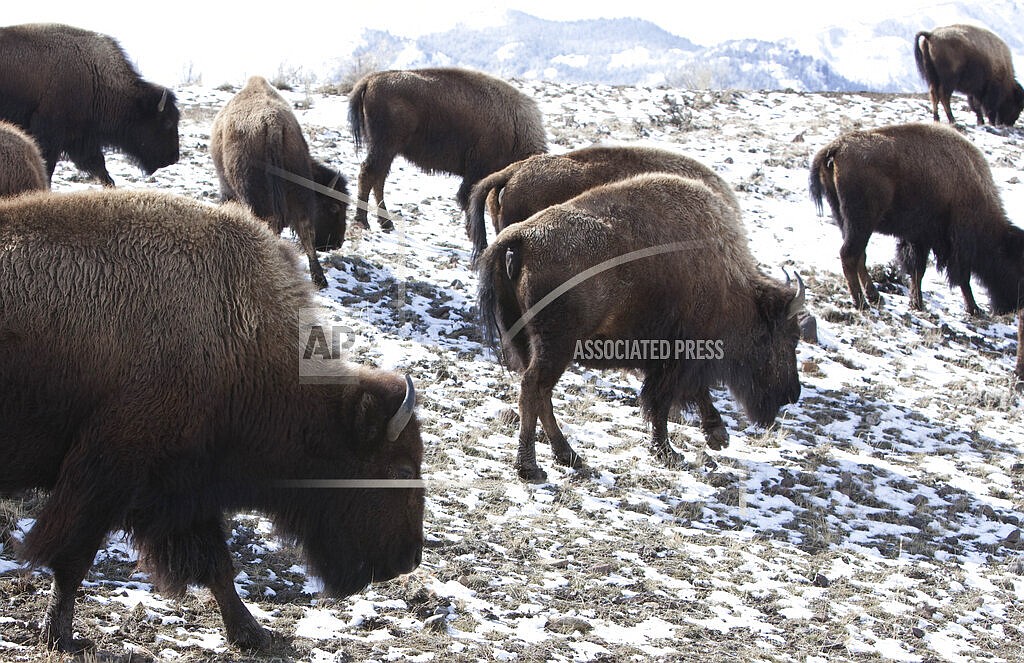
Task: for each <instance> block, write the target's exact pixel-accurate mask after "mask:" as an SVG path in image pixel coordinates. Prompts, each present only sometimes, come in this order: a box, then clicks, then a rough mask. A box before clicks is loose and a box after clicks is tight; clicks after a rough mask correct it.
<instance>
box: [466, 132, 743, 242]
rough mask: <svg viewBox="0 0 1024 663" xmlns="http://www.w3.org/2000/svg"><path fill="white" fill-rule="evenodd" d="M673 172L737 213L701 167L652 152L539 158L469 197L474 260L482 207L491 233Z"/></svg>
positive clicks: (495, 177)
mask: <svg viewBox="0 0 1024 663" xmlns="http://www.w3.org/2000/svg"><path fill="white" fill-rule="evenodd" d="M652 172H662V173H672V174H674V175H679V176H681V177H690V178H693V179H696V180H700V181H701V182H704V184H706V185H707V186H708V187H709V188H711V190H712V191H714V192H715V193H717V194H718V195H720V196H721V197H722V199H723V200H725V201H726V202H727V203H728V204H729V205H730V206H732V207H733V208H734V209H735V210H736V213H737V214H739V213H740V205H739V202H738V201H737V200H736V195H735V194H734V193H733V191H732V188H731V187H730V186H729V185H728V184H727V183H726V182H725V180H723V179H722V178H721V177H719V176H718V175H717V174H716V173H715V172H714V171H713V170H711V169H710V168H708V167H707V166H705V165H704V164H702V163H700V162H698V161H695V160H693V159H690V158H689V157H685V156H683V155H681V154H676V153H674V152H669V151H667V150H660V149H656V148H651V147H619V146H594V147H586V148H583V149H579V150H574V151H572V152H566V153H564V154H538V155H536V156H532V157H530V158H528V159H524V160H523V161H517V162H516V163H513V164H512V165H510V166H508V167H506V168H504V169H502V170H500V171H498V172H496V173H492V174H490V175H488V176H487V177H485V178H484V179H482V180H480V181H479V182H477V184H476V185H475V186H474V187H473V189H472V191H471V193H470V196H469V208H468V209H467V210H466V230H467V232H468V234H469V237H470V239H471V240H472V242H473V254H474V257H475V256H478V255H479V254H480V253H481V252H482V251H483V250H484V249H485V248H487V231H486V227H485V224H484V204H485V201H488V202H489V206H490V213H491V223H492V224H493V225H494V231H495V232H501V230H502V229H504V228H506V227H507V226H510V225H511V224H513V223H519V222H520V221H522V220H523V219H525V218H527V217H529V216H531V215H533V214H535V213H537V212H539V211H541V210H542V209H544V208H545V207H550V206H551V205H557V204H558V203H563V202H565V201H567V200H569V199H570V198H572V197H574V196H577V195H579V194H581V193H583V192H584V191H586V190H587V189H590V188H593V187H595V186H598V185H601V184H607V183H608V182H614V181H616V180H621V179H625V178H627V177H630V176H632V175H639V174H641V173H652Z"/></svg>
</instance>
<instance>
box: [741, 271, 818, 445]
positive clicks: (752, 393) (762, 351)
mask: <svg viewBox="0 0 1024 663" xmlns="http://www.w3.org/2000/svg"><path fill="white" fill-rule="evenodd" d="M787 285H788V284H787ZM756 296H757V298H758V302H757V303H758V319H757V320H755V321H754V324H753V327H752V328H751V330H750V335H749V336H748V337H747V338H746V340H745V342H744V343H743V345H746V347H745V348H743V349H739V348H736V349H733V348H729V347H726V349H725V352H726V359H727V360H729V359H731V360H732V361H730V365H731V366H732V370H731V371H730V373H731V375H730V379H729V385H728V386H729V389H730V391H732V392H733V394H734V395H735V396H736V398H737V400H739V402H740V403H741V404H742V405H743V409H744V410H745V411H746V413H747V416H748V417H750V419H751V420H752V421H753V422H754V423H755V424H757V425H758V426H764V427H767V426H770V425H772V424H773V423H774V422H775V417H776V415H778V413H779V408H781V407H782V406H783V405H787V404H789V403H795V402H796V401H797V399H798V398H800V376H799V373H798V372H797V365H796V346H797V343H798V342H799V340H800V327H799V323H798V321H797V318H798V315H799V313H800V311H801V310H802V309H803V307H804V285H803V281H802V280H801V279H800V277H799V275H798V276H797V290H796V291H795V292H794V291H793V290H792V289H790V288H788V287H786V288H783V287H780V286H779V285H778V284H776V283H774V282H770V281H767V280H765V282H763V283H762V284H759V286H758V287H757V295H756ZM734 352H735V353H737V354H740V355H741V356H733V357H731V358H730V357H729V355H730V354H732V353H734Z"/></svg>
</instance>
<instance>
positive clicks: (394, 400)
mask: <svg viewBox="0 0 1024 663" xmlns="http://www.w3.org/2000/svg"><path fill="white" fill-rule="evenodd" d="M296 263H297V256H296V254H295V252H294V250H292V249H291V247H290V246H289V244H288V243H287V242H282V241H281V240H279V239H278V238H277V237H275V236H274V235H273V234H272V233H271V232H270V230H269V229H268V228H267V227H266V224H264V223H262V222H261V221H258V220H257V219H255V218H253V217H252V216H251V215H249V214H248V213H247V212H246V211H245V210H244V209H243V208H242V207H240V206H237V205H233V204H232V205H224V206H220V207H212V206H209V205H205V204H202V203H198V202H195V201H191V200H188V199H185V198H181V197H172V196H169V195H165V194H158V193H153V192H142V191H110V190H107V191H90V192H79V193H68V194H52V193H44V194H25V195H23V196H19V197H17V198H11V199H7V200H4V201H0V421H2V422H3V425H2V426H0V493H2V492H10V491H18V490H22V489H26V488H30V487H40V488H43V489H45V490H48V491H49V499H48V501H47V503H46V505H45V506H44V508H43V509H42V510H41V512H40V513H39V514H38V516H37V518H36V521H35V525H34V526H33V527H32V529H31V530H30V531H29V532H28V534H27V535H26V537H25V540H24V543H23V546H22V547H21V550H20V552H21V555H22V556H23V557H24V559H26V560H27V561H29V562H30V563H32V564H34V565H38V566H46V567H49V568H50V569H51V570H52V572H53V587H52V595H51V597H50V603H49V607H48V608H47V610H46V616H45V619H44V620H43V627H42V630H43V638H44V641H45V643H46V644H47V645H49V646H50V647H55V648H58V649H62V650H70V649H75V648H77V647H78V646H79V644H78V643H75V642H73V641H72V615H73V612H74V601H75V593H76V592H77V591H78V589H79V585H80V583H81V581H82V579H83V578H84V577H85V575H86V573H87V572H88V570H89V568H90V566H91V565H92V561H93V557H94V555H95V553H96V550H97V548H98V547H99V546H100V545H101V544H102V542H103V540H104V537H105V536H106V535H107V532H109V531H111V530H113V529H124V530H125V531H127V532H128V533H129V534H130V535H131V538H132V541H133V542H134V544H135V546H136V547H137V548H138V550H139V552H140V560H141V562H142V564H143V565H144V566H145V567H147V568H148V569H149V570H150V571H151V573H152V574H153V577H154V579H155V580H156V581H157V584H158V586H160V587H161V588H162V589H163V590H164V591H167V592H170V593H172V594H175V593H181V592H184V591H185V589H186V587H187V586H188V585H190V584H200V585H206V586H207V587H209V588H210V590H211V591H212V592H213V595H214V597H215V598H216V600H217V604H218V605H219V607H220V611H221V615H222V617H223V620H224V625H225V628H226V631H227V638H228V640H229V641H231V642H234V643H236V644H238V645H239V646H242V647H246V648H258V647H262V646H264V645H266V644H267V643H268V642H269V634H268V632H267V631H265V630H264V629H263V628H262V627H261V626H260V625H259V624H258V623H257V622H256V620H255V619H254V618H253V617H252V615H251V614H250V613H249V611H248V610H247V609H246V608H245V606H244V605H243V604H242V602H241V600H239V597H238V594H237V593H236V592H235V587H234V583H233V578H234V575H235V573H234V572H233V571H232V562H231V555H230V553H229V551H228V547H227V545H226V543H225V532H224V527H223V523H222V517H223V514H224V513H225V512H232V511H235V510H247V509H253V510H258V511H262V512H264V513H266V514H267V515H268V516H269V517H271V518H272V519H273V520H274V521H275V524H276V525H277V527H278V528H279V529H280V530H281V532H282V533H283V534H285V535H286V536H290V537H293V538H294V539H295V540H297V541H298V542H300V543H301V544H302V545H303V547H304V549H305V553H306V555H307V557H308V560H309V564H310V568H311V569H312V570H313V572H315V573H316V574H318V575H319V576H320V577H321V578H322V579H323V583H324V586H325V587H326V590H327V591H328V592H330V593H331V594H334V595H338V596H343V595H347V594H350V593H352V592H355V591H358V590H359V589H360V588H362V587H363V586H365V585H366V584H367V583H369V582H371V581H380V580H386V579H388V578H392V577H394V576H396V575H398V574H401V573H405V572H408V571H410V570H412V569H413V568H415V567H416V565H417V564H418V563H419V560H420V554H421V550H422V517H423V500H424V494H423V490H422V486H421V483H422V482H421V480H419V477H420V463H421V457H422V442H421V440H420V433H419V427H418V424H417V422H416V418H415V416H414V415H413V398H414V397H413V393H412V383H411V382H410V381H408V379H403V378H402V377H401V376H399V375H394V374H391V373H387V372H382V371H379V370H375V369H373V368H368V367H355V366H352V365H348V364H342V363H341V362H340V361H337V362H335V361H326V360H325V361H322V362H320V363H319V364H317V366H319V367H320V368H319V369H318V370H317V371H314V373H315V374H316V375H319V376H321V377H319V378H318V379H317V380H311V379H309V378H300V373H303V372H302V371H300V370H299V363H298V362H297V358H299V357H301V356H302V353H303V348H304V347H307V346H306V345H304V344H303V342H302V339H301V338H300V333H299V327H298V325H297V320H298V319H299V312H300V311H301V310H302V309H305V308H307V307H310V306H312V297H311V289H310V287H309V284H308V282H305V281H304V280H303V279H302V275H301V273H300V272H299V270H297V269H296ZM318 356H320V355H314V356H313V359H311V361H316V357H318ZM321 369H322V370H321ZM325 372H326V373H325ZM303 374H306V373H303ZM308 382H315V383H308ZM389 479H398V480H399V481H392V482H388V481H382V482H380V485H381V486H384V485H388V486H390V487H387V488H384V487H373V484H372V483H371V487H366V486H365V485H364V486H363V487H359V488H346V489H342V488H335V489H330V490H326V489H314V488H310V487H304V486H309V485H316V483H315V482H318V481H319V482H326V483H327V485H345V482H346V481H347V480H363V481H362V482H359V481H356V482H355V483H356V484H357V485H362V484H366V483H367V482H366V481H365V480H389ZM395 485H398V486H399V487H394V486H395Z"/></svg>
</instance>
